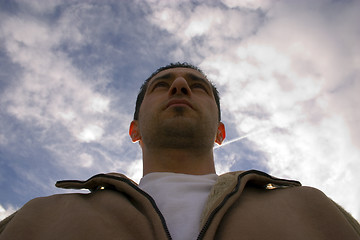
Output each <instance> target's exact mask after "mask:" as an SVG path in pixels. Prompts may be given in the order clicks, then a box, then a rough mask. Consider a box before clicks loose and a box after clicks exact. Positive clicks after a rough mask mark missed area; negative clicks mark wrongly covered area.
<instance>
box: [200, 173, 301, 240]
mask: <svg viewBox="0 0 360 240" xmlns="http://www.w3.org/2000/svg"><path fill="white" fill-rule="evenodd" d="M253 173H255V174H258V175H262V176H265V177H268V178H270V179H274V180H283V179H276V178H274V177H272V176H271V175H268V174H267V173H264V172H261V171H258V170H249V171H246V172H243V173H241V174H239V176H238V178H237V183H236V186H235V187H234V190H233V191H232V192H230V193H228V194H227V195H226V196H225V197H224V199H223V200H222V202H221V203H220V204H219V205H218V206H217V207H216V208H215V209H214V210H213V211H212V212H211V214H210V216H209V218H208V219H207V220H206V223H205V225H204V227H203V228H202V229H201V231H200V233H199V236H198V238H197V240H201V239H203V238H204V236H205V233H206V231H207V230H208V229H209V227H210V224H211V221H212V220H213V219H214V217H215V215H216V213H217V212H218V211H219V210H220V209H221V208H222V207H223V206H224V205H225V203H226V202H227V201H228V200H229V198H231V197H232V195H234V194H235V193H236V192H237V191H239V188H240V182H241V178H242V177H244V176H246V175H248V174H253ZM286 181H288V182H293V183H297V184H300V183H299V182H298V181H294V180H286Z"/></svg>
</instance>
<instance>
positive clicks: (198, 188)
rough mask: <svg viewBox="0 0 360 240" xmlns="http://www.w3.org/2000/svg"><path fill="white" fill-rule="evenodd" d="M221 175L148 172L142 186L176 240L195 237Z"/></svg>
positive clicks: (141, 183)
mask: <svg viewBox="0 0 360 240" xmlns="http://www.w3.org/2000/svg"><path fill="white" fill-rule="evenodd" d="M217 178H218V176H217V175H216V174H208V175H188V174H179V173H169V172H155V173H149V174H147V175H145V176H144V177H143V178H142V179H141V180H140V183H139V187H140V188H141V189H142V190H144V191H145V192H147V193H148V194H149V195H150V196H151V197H152V198H153V199H154V200H155V202H156V205H157V206H158V208H159V209H160V211H161V213H162V214H163V216H164V218H165V221H166V224H167V226H168V229H169V231H170V234H171V236H172V238H173V239H174V240H180V239H182V240H190V239H196V238H197V236H198V235H199V231H200V229H199V228H200V220H201V219H200V217H201V213H202V210H203V208H204V205H205V203H206V200H207V198H208V196H209V193H210V190H211V188H212V186H213V185H214V184H215V182H216V180H217Z"/></svg>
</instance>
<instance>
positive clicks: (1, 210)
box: [0, 204, 16, 221]
mask: <svg viewBox="0 0 360 240" xmlns="http://www.w3.org/2000/svg"><path fill="white" fill-rule="evenodd" d="M15 211H16V208H14V207H13V206H11V205H9V206H6V207H4V206H2V205H1V204H0V221H1V220H3V219H4V218H6V217H8V216H10V215H11V214H13V213H14V212H15Z"/></svg>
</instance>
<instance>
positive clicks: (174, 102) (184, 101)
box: [166, 100, 193, 108]
mask: <svg viewBox="0 0 360 240" xmlns="http://www.w3.org/2000/svg"><path fill="white" fill-rule="evenodd" d="M173 105H187V106H189V107H191V108H193V107H192V105H191V104H190V103H189V102H188V101H186V100H171V101H170V102H169V103H168V104H167V105H166V108H168V107H170V106H173Z"/></svg>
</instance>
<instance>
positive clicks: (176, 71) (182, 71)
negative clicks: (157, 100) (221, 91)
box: [149, 67, 210, 84]
mask: <svg viewBox="0 0 360 240" xmlns="http://www.w3.org/2000/svg"><path fill="white" fill-rule="evenodd" d="M186 75H189V76H191V75H192V76H196V77H198V78H202V79H204V80H206V82H208V83H209V84H210V82H209V81H208V79H207V78H206V76H205V75H204V74H202V73H201V72H199V71H198V70H195V69H192V68H186V67H176V68H169V69H165V70H163V71H161V72H159V73H157V74H155V75H154V76H153V77H152V78H151V79H150V81H149V82H151V81H153V80H154V79H157V78H161V77H163V76H168V77H172V76H186Z"/></svg>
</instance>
